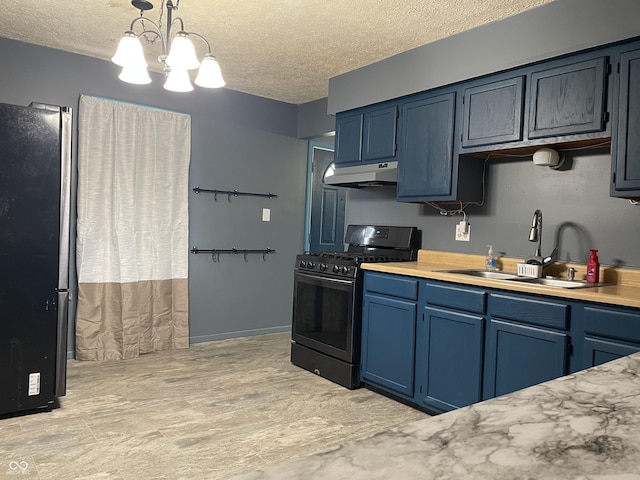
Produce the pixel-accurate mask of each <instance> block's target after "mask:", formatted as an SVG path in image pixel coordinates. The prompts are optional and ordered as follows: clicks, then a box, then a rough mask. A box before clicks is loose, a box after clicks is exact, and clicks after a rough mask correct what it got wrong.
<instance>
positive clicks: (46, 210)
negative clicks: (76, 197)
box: [0, 103, 71, 415]
mask: <svg viewBox="0 0 640 480" xmlns="http://www.w3.org/2000/svg"><path fill="white" fill-rule="evenodd" d="M70 181H71V109H70V108H67V107H57V106H51V105H45V104H39V103H32V104H31V105H29V106H28V107H23V106H17V105H7V104H0V273H1V276H0V415H6V414H13V413H17V412H26V411H30V410H38V409H48V408H50V407H51V406H53V405H54V404H55V403H56V398H57V397H60V396H64V395H65V393H66V364H67V363H66V362H67V353H66V350H67V315H68V310H69V292H68V287H69V222H70V218H69V210H70V192H71V186H70Z"/></svg>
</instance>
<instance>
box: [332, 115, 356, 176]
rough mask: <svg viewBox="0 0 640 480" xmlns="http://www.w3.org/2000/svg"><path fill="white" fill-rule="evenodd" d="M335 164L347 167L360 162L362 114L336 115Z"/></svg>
mask: <svg viewBox="0 0 640 480" xmlns="http://www.w3.org/2000/svg"><path fill="white" fill-rule="evenodd" d="M335 145H336V146H335V164H336V165H343V164H346V165H349V164H354V163H358V162H360V161H361V160H362V112H361V111H357V112H355V113H354V112H347V113H338V114H337V115H336V144H335Z"/></svg>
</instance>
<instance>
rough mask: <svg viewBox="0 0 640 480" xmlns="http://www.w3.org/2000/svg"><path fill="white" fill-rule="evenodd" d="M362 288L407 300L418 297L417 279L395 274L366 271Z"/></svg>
mask: <svg viewBox="0 0 640 480" xmlns="http://www.w3.org/2000/svg"><path fill="white" fill-rule="evenodd" d="M364 289H365V291H367V292H375V293H380V294H382V295H387V296H392V297H399V298H406V299H409V300H417V299H418V280H414V279H412V278H407V277H401V276H397V275H385V274H380V273H369V272H366V273H365V276H364Z"/></svg>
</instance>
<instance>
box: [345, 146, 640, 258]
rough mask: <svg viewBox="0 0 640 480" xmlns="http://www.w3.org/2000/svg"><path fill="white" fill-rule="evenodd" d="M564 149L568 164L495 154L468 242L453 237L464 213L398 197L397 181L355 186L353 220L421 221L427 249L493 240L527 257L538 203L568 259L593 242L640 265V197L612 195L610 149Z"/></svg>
mask: <svg viewBox="0 0 640 480" xmlns="http://www.w3.org/2000/svg"><path fill="white" fill-rule="evenodd" d="M565 156H566V160H565V164H564V165H563V167H562V169H561V170H551V169H549V168H548V167H539V166H534V165H533V162H532V160H531V157H529V158H517V159H509V160H491V159H490V160H489V161H488V163H487V171H486V173H487V175H486V178H487V180H486V197H485V205H484V206H483V207H477V206H469V207H468V208H466V210H465V211H466V212H467V214H468V215H469V222H470V224H471V239H470V241H469V242H458V241H455V240H454V232H455V224H456V223H458V222H459V221H460V220H462V216H461V215H455V216H447V217H445V216H442V215H440V214H439V213H438V211H437V210H435V209H433V208H432V207H430V206H428V205H419V204H403V203H397V202H396V201H395V189H394V188H377V189H376V188H371V189H362V190H355V189H349V194H348V199H347V213H346V217H347V221H348V222H349V223H359V222H371V223H377V224H390V225H417V226H418V227H420V228H421V229H422V231H423V242H422V246H423V248H425V249H430V250H445V251H451V252H461V253H475V254H484V253H486V251H487V249H486V246H485V245H487V244H492V245H494V246H495V251H496V252H502V254H503V255H507V256H510V257H521V258H524V257H528V256H531V255H533V254H534V249H535V244H534V243H530V242H529V241H528V235H529V229H530V228H531V219H532V216H533V212H534V210H535V209H537V208H539V209H541V210H542V214H543V238H542V253H543V255H545V254H549V253H551V250H552V249H553V247H554V246H555V245H558V246H559V248H560V257H561V260H564V261H574V262H578V263H585V262H586V260H587V255H588V253H589V249H590V248H597V249H599V250H600V252H599V257H600V262H601V263H603V264H607V265H612V264H624V265H626V266H632V267H640V248H639V247H638V245H640V243H639V241H638V239H639V238H640V205H631V204H630V203H629V202H628V201H627V200H624V199H619V198H610V197H609V178H610V162H611V157H610V155H609V152H608V150H602V149H600V150H592V151H589V152H579V153H577V152H568V153H567V154H566V155H565ZM478 161H482V160H478ZM448 207H454V206H453V205H449V206H448Z"/></svg>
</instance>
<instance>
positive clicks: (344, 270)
mask: <svg viewBox="0 0 640 480" xmlns="http://www.w3.org/2000/svg"><path fill="white" fill-rule="evenodd" d="M342 273H343V275H346V274H347V273H349V267H342Z"/></svg>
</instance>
